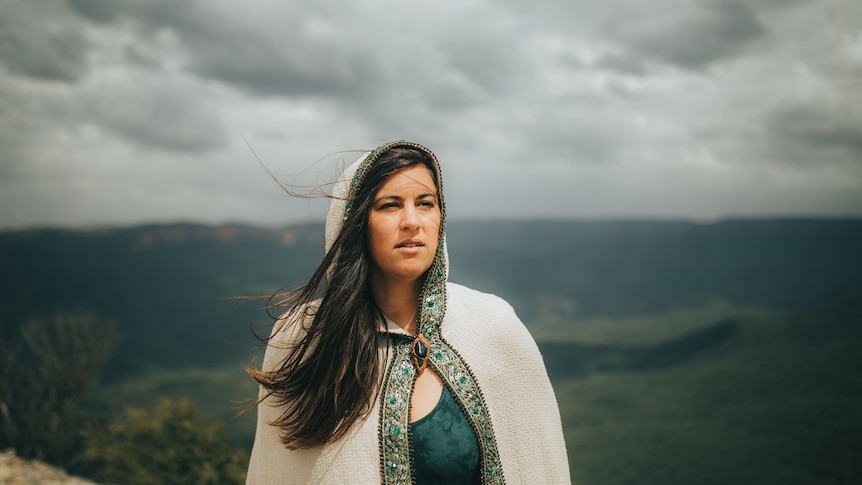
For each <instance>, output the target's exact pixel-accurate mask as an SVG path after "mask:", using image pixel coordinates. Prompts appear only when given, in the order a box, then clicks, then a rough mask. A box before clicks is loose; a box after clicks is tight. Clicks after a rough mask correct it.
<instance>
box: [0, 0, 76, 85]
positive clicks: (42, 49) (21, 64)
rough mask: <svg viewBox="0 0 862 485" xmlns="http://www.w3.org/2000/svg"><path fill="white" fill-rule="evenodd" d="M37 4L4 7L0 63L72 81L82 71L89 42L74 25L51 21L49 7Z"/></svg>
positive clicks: (36, 75)
mask: <svg viewBox="0 0 862 485" xmlns="http://www.w3.org/2000/svg"><path fill="white" fill-rule="evenodd" d="M41 7H42V5H40V4H39V3H37V2H15V3H12V4H11V6H6V7H5V8H4V14H3V17H2V19H0V64H2V65H3V66H5V67H6V69H8V70H9V71H10V72H13V73H16V74H20V75H23V76H27V77H32V78H37V79H44V80H49V81H67V82H75V81H77V80H78V79H79V78H80V77H81V76H82V75H83V74H84V73H85V72H86V69H87V53H88V51H89V48H90V45H89V42H87V39H86V37H85V36H84V35H83V32H81V30H80V29H79V28H77V26H75V25H70V24H68V23H62V22H53V21H52V20H53V19H52V17H53V15H52V14H51V12H50V10H47V9H44V8H41ZM37 19H41V21H40V20H37ZM40 25H41V28H37V26H40Z"/></svg>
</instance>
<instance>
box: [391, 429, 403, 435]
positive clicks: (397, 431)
mask: <svg viewBox="0 0 862 485" xmlns="http://www.w3.org/2000/svg"><path fill="white" fill-rule="evenodd" d="M392 434H394V435H395V436H398V435H399V434H401V430H400V429H398V428H395V429H393V430H392Z"/></svg>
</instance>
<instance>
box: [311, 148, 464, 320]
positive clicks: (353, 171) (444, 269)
mask: <svg viewBox="0 0 862 485" xmlns="http://www.w3.org/2000/svg"><path fill="white" fill-rule="evenodd" d="M401 146H403V147H409V148H415V149H418V150H421V151H423V152H425V153H427V154H428V155H430V156H431V159H432V160H434V166H435V169H436V172H437V180H438V181H439V184H440V187H439V190H438V192H439V193H440V212H441V214H440V235H439V243H438V245H437V252H436V255H435V256H434V261H433V262H432V263H431V268H430V269H429V270H428V277H427V278H426V280H425V285H424V286H423V287H422V292H421V295H420V306H419V331H420V332H421V333H423V334H427V333H426V332H425V331H424V329H426V328H427V329H428V330H431V328H428V327H429V326H433V327H435V328H436V329H439V326H440V323H441V321H442V319H443V314H444V313H445V307H446V280H447V279H448V276H449V255H448V253H447V250H446V204H445V202H444V199H443V178H442V175H441V173H440V164H439V162H438V161H437V157H436V156H435V155H434V153H433V152H432V151H431V150H429V149H427V148H425V147H424V146H422V145H419V144H418V143H414V142H410V141H406V140H397V141H391V142H388V143H384V144H382V145H380V146H379V147H377V148H375V149H374V150H371V151H370V152H368V153H365V154H364V155H362V156H361V157H359V159H358V160H356V162H354V163H353V164H352V165H350V166H349V167H347V168H346V169H345V170H344V172H343V173H342V174H341V177H339V179H338V181H337V182H336V183H335V187H333V189H332V194H331V202H330V205H329V212H328V213H327V214H326V230H325V237H326V239H325V246H324V247H325V250H326V252H327V253H328V252H329V251H330V250H331V249H332V245H333V243H334V242H335V239H336V238H337V236H338V233H339V232H340V231H341V226H342V224H343V223H344V221H345V219H346V218H347V215H348V213H349V211H350V205H351V204H352V202H353V200H352V199H353V197H354V196H355V195H356V192H357V190H358V189H359V187H360V186H361V185H362V183H363V181H364V176H365V174H366V173H367V172H368V170H369V169H370V168H371V167H372V166H374V163H375V162H376V161H377V159H378V158H379V157H380V155H381V154H382V153H384V152H386V151H387V150H389V149H390V148H394V147H401ZM390 328H391V325H390Z"/></svg>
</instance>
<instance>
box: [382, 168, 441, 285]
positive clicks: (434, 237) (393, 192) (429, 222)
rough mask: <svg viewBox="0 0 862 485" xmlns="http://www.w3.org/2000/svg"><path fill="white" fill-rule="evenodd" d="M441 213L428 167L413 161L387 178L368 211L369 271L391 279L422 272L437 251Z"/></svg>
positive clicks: (408, 279)
mask: <svg viewBox="0 0 862 485" xmlns="http://www.w3.org/2000/svg"><path fill="white" fill-rule="evenodd" d="M440 217H441V216H440V207H439V204H438V198H437V189H436V188H435V186H434V179H433V178H431V172H429V171H428V168H427V167H425V166H424V165H421V164H420V165H413V166H411V167H407V168H405V169H402V170H399V171H398V172H395V173H393V174H392V175H390V176H389V177H388V178H386V180H384V182H383V185H382V186H381V187H380V190H378V191H377V193H376V194H374V200H373V201H372V204H371V212H370V213H369V215H368V246H369V248H370V251H371V259H372V263H373V264H372V272H373V273H376V276H378V277H382V278H385V279H388V280H390V281H392V282H412V281H415V280H416V279H417V278H420V277H421V276H422V275H424V274H425V272H426V271H428V268H430V267H431V263H432V262H433V261H434V255H435V254H436V252H437V242H438V239H439V237H440Z"/></svg>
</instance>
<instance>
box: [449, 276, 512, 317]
mask: <svg viewBox="0 0 862 485" xmlns="http://www.w3.org/2000/svg"><path fill="white" fill-rule="evenodd" d="M446 293H447V301H446V305H447V307H448V308H449V309H452V308H457V309H459V310H466V311H469V312H471V313H472V312H481V313H482V314H485V315H491V316H506V317H514V318H517V316H516V315H515V310H514V309H513V308H512V305H510V304H509V302H507V301H506V300H504V299H502V298H500V297H499V296H497V295H494V294H492V293H485V292H482V291H478V290H474V289H472V288H468V287H466V286H462V285H459V284H457V283H451V282H450V283H447V284H446Z"/></svg>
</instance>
